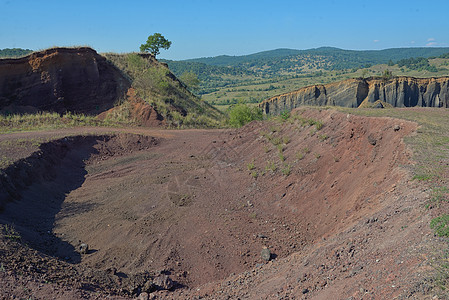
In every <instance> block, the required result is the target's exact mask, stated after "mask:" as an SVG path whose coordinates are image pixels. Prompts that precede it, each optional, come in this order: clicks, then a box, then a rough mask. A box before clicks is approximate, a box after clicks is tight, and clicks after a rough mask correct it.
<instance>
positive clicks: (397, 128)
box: [393, 125, 401, 131]
mask: <svg viewBox="0 0 449 300" xmlns="http://www.w3.org/2000/svg"><path fill="white" fill-rule="evenodd" d="M393 130H394V131H399V130H401V126H399V125H394V127H393Z"/></svg>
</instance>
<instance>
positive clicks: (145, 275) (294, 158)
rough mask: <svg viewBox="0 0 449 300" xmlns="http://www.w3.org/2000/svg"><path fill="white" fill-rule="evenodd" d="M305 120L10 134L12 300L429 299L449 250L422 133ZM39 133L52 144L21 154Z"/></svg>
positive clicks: (5, 241)
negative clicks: (427, 181)
mask: <svg viewBox="0 0 449 300" xmlns="http://www.w3.org/2000/svg"><path fill="white" fill-rule="evenodd" d="M296 113H297V114H298V116H301V118H308V119H314V120H321V121H322V122H323V124H324V126H323V128H322V129H320V130H317V129H316V127H315V126H309V125H307V124H306V125H304V126H301V122H300V121H298V120H297V121H295V122H285V123H275V122H253V123H251V124H249V125H247V126H245V127H243V128H242V129H239V130H182V131H175V130H172V131H169V130H148V129H98V128H96V129H69V130H57V131H53V132H37V133H20V134H11V135H2V136H0V145H3V146H2V154H3V155H4V156H7V157H12V158H13V159H11V160H12V161H13V162H15V163H14V164H12V165H10V166H9V167H8V168H6V167H5V168H4V169H3V171H2V172H3V175H4V177H3V178H9V181H8V182H9V185H4V186H7V188H8V191H7V193H6V192H4V193H3V195H6V196H7V197H6V196H5V197H4V198H3V199H7V200H3V201H4V203H6V204H5V205H4V209H3V211H2V212H1V214H0V223H1V224H3V225H2V226H3V227H2V228H3V229H2V230H3V235H2V239H1V241H0V262H1V268H2V271H0V283H1V285H2V287H3V288H2V289H0V297H3V298H13V297H22V298H25V297H34V299H44V298H55V299H56V298H59V299H80V298H92V299H96V298H98V299H102V298H108V297H115V298H117V299H118V298H120V297H137V296H139V294H140V297H141V298H142V299H146V298H148V297H149V298H155V299H164V298H167V299H195V298H197V299H200V298H210V299H237V298H240V299H394V298H398V299H401V298H422V297H425V296H424V295H427V294H426V293H428V286H427V285H426V281H425V278H427V277H426V276H428V274H429V271H430V270H431V268H430V266H429V260H430V257H429V256H431V255H430V253H433V252H435V251H437V249H439V247H440V246H441V243H442V241H439V240H438V239H436V238H435V237H434V236H433V235H432V234H431V233H430V228H429V226H428V224H429V221H430V215H429V213H428V212H426V211H425V210H424V209H423V203H424V202H425V201H426V200H427V199H428V197H429V196H428V194H427V193H426V191H425V189H424V188H423V187H420V186H418V185H417V183H416V181H411V180H410V176H409V174H408V172H407V165H408V164H411V163H412V162H411V161H410V157H411V153H410V151H409V150H408V149H406V147H405V145H404V144H403V142H402V139H403V137H404V136H406V135H409V134H413V132H414V131H415V130H416V128H417V126H416V124H414V123H411V122H406V121H401V120H394V119H387V118H366V117H357V116H353V115H346V114H342V113H338V112H336V111H333V110H322V111H319V110H297V111H296ZM112 131H115V132H112ZM86 132H89V133H90V134H92V133H94V135H86ZM61 137H62V138H61ZM276 138H278V139H279V140H281V141H284V143H285V144H284V145H283V146H282V148H283V150H282V154H283V160H282V159H281V157H280V156H279V150H278V149H277V147H276V146H275V145H273V143H272V142H270V141H269V140H270V139H271V141H273V139H276ZM27 139H47V140H49V142H48V143H46V144H44V145H43V146H41V147H40V149H39V150H37V149H34V148H33V147H32V146H30V147H22V148H20V147H16V148H15V149H14V148H13V147H12V146H11V145H17V144H15V143H14V141H18V140H20V141H22V140H27ZM54 139H57V140H54ZM281 144H282V143H281ZM8 145H9V146H8ZM36 147H37V146H36ZM5 176H6V177H5ZM5 182H6V181H5V180H4V181H3V183H4V184H5ZM6 201H7V202H6ZM0 203H1V200H0ZM6 226H8V227H6ZM11 226H12V227H11ZM11 228H13V232H15V233H17V236H20V239H19V238H14V234H11V231H12V229H11ZM8 230H9V234H7V233H8ZM82 243H85V244H88V245H89V251H88V252H87V253H86V254H81V253H80V251H79V246H80V244H82ZM264 247H266V248H268V249H269V250H270V252H271V257H270V261H268V262H267V261H266V260H264V259H262V257H261V251H262V250H263V249H264ZM167 278H169V279H167ZM423 278H424V279H423ZM167 289H170V290H167ZM145 291H147V292H148V294H146V293H144V292H145ZM426 297H427V296H426ZM429 297H430V296H429Z"/></svg>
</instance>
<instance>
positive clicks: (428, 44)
mask: <svg viewBox="0 0 449 300" xmlns="http://www.w3.org/2000/svg"><path fill="white" fill-rule="evenodd" d="M437 45H438V43H436V42H430V43H427V44H426V46H427V47H431V46H437Z"/></svg>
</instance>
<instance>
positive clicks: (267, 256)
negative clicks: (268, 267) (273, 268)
mask: <svg viewBox="0 0 449 300" xmlns="http://www.w3.org/2000/svg"><path fill="white" fill-rule="evenodd" d="M260 256H261V257H262V259H263V260H265V261H270V259H271V251H270V249H268V248H267V247H263V249H262V251H261V252H260Z"/></svg>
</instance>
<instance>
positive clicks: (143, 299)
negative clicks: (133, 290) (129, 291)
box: [136, 292, 148, 300]
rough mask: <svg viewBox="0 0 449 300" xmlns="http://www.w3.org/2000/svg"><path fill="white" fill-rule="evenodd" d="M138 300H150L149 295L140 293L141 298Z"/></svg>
mask: <svg viewBox="0 0 449 300" xmlns="http://www.w3.org/2000/svg"><path fill="white" fill-rule="evenodd" d="M136 299H137V300H148V293H145V292H143V293H140V295H139V297H137V298H136Z"/></svg>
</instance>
